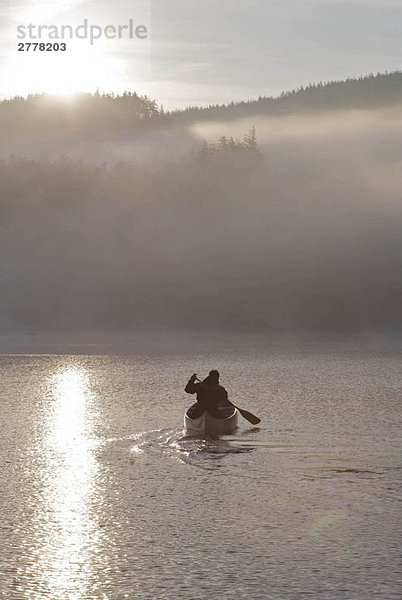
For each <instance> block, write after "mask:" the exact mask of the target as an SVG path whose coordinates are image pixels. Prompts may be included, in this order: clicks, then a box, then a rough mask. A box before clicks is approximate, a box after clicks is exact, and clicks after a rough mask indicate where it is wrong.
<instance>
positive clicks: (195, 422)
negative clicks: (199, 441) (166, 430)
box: [184, 404, 239, 437]
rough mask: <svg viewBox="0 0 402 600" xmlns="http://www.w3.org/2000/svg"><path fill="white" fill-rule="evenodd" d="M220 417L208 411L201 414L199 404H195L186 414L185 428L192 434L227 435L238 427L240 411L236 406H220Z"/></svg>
mask: <svg viewBox="0 0 402 600" xmlns="http://www.w3.org/2000/svg"><path fill="white" fill-rule="evenodd" d="M218 413H219V417H217V416H215V415H214V416H212V415H211V414H209V413H208V412H207V411H204V412H203V413H201V414H200V411H199V409H198V406H197V405H196V404H193V405H192V406H190V408H189V409H188V410H187V411H186V412H185V414H184V428H185V430H186V432H187V433H189V434H190V435H210V436H212V437H213V436H216V435H225V434H228V433H232V431H234V430H235V429H236V427H237V422H238V420H239V413H238V410H237V408H234V406H222V407H220V408H218Z"/></svg>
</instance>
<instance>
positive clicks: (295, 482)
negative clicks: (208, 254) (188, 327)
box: [0, 336, 402, 600]
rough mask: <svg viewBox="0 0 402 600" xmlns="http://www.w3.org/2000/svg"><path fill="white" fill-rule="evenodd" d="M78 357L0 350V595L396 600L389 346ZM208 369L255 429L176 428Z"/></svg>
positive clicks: (395, 351)
mask: <svg viewBox="0 0 402 600" xmlns="http://www.w3.org/2000/svg"><path fill="white" fill-rule="evenodd" d="M176 341H177V340H176ZM109 350H111V349H110V348H109ZM95 351H96V352H104V353H99V354H87V355H55V354H18V355H17V354H13V355H10V354H7V355H6V354H3V355H0V376H1V392H0V393H1V409H2V410H1V414H0V420H1V432H2V435H1V440H0V448H1V462H0V484H1V487H0V508H1V515H2V517H1V523H0V548H1V555H0V597H1V598H3V599H4V600H20V599H24V600H25V599H27V600H45V599H46V600H89V599H100V600H106V599H107V600H123V599H124V598H129V599H132V600H137V599H138V600H148V599H149V600H165V599H166V600H172V599H175V600H201V599H203V600H204V599H206V598H208V599H209V598H211V599H212V600H218V599H219V600H221V599H223V600H234V599H236V600H243V599H244V600H246V599H247V600H250V599H252V600H263V599H264V600H265V599H272V600H288V599H289V600H290V599H292V600H293V599H299V598H303V597H311V598H314V600H316V599H320V600H321V599H328V600H338V599H339V600H341V599H342V600H372V599H374V598H381V600H387V599H394V598H395V599H396V598H398V597H400V596H399V594H400V589H398V528H399V519H398V517H399V513H398V507H399V502H398V501H400V496H399V495H398V492H399V485H400V458H399V454H398V450H399V448H400V445H399V440H398V433H399V430H400V420H401V419H400V416H401V410H400V409H401V402H400V399H401V392H402V375H401V356H402V351H401V346H400V345H399V344H398V343H395V340H394V341H393V343H392V344H389V345H387V343H385V344H384V343H382V345H381V346H376V345H371V346H367V344H366V345H363V344H359V343H356V344H353V343H346V342H340V341H338V342H337V343H329V342H328V343H326V344H325V343H323V342H322V341H321V342H320V344H318V343H311V342H306V341H304V342H303V343H299V344H298V345H297V344H292V345H288V344H283V343H279V342H276V343H265V342H263V341H262V340H261V339H259V340H257V341H255V340H254V342H253V341H252V339H251V341H250V339H248V342H247V343H245V340H243V343H239V342H238V340H236V341H235V340H234V338H231V337H230V336H229V337H228V338H227V339H226V340H225V341H224V342H222V343H218V342H217V341H216V340H215V341H214V342H210V341H208V342H207V341H206V340H205V339H204V340H203V341H202V343H201V342H200V343H194V344H187V346H186V347H185V349H183V350H180V345H179V346H178V347H177V346H174V347H173V346H172V347H169V345H168V346H166V344H164V345H163V346H161V345H158V344H157V343H156V342H155V343H154V344H149V345H147V346H146V347H145V346H144V347H142V348H141V349H138V348H137V347H136V348H130V347H129V346H127V345H126V346H125V348H124V353H122V352H119V351H117V350H116V349H115V348H113V349H112V351H110V352H109V354H107V353H106V350H105V349H104V348H99V347H97V348H96V349H95ZM211 368H218V369H219V370H220V371H221V382H222V384H223V385H225V387H226V388H227V389H228V392H229V396H230V398H231V399H232V400H233V401H234V402H235V403H237V404H238V405H239V406H240V407H242V408H246V409H247V410H249V411H251V412H253V413H255V414H256V415H258V416H259V417H261V418H262V422H261V424H260V426H259V427H258V428H255V427H253V426H252V425H250V424H249V423H247V421H245V420H243V419H241V422H240V426H239V428H238V430H236V431H235V432H234V433H233V434H232V435H230V436H224V437H222V438H220V439H217V440H213V439H195V438H191V437H189V436H186V435H185V433H184V432H183V429H182V421H183V414H184V410H185V408H186V407H188V406H189V405H190V403H191V402H192V398H191V397H190V396H187V397H186V394H185V393H184V391H183V388H184V386H185V384H186V382H187V379H188V377H189V376H190V375H191V374H192V373H193V372H197V373H199V374H200V376H201V375H204V374H206V373H207V372H208V370H209V369H211Z"/></svg>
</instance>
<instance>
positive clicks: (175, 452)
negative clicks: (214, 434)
mask: <svg viewBox="0 0 402 600" xmlns="http://www.w3.org/2000/svg"><path fill="white" fill-rule="evenodd" d="M253 450H254V448H253V447H252V446H250V445H249V444H247V443H245V444H244V445H242V444H241V441H240V440H239V438H237V439H236V444H232V442H231V441H228V440H226V439H225V438H224V437H221V438H210V437H205V436H204V437H198V436H193V435H185V434H183V429H159V430H155V431H148V432H144V433H141V434H138V435H137V436H135V439H134V446H133V447H132V448H131V451H132V452H134V453H136V454H138V453H162V454H165V455H169V456H170V457H171V458H174V459H176V460H179V461H181V462H183V463H186V464H189V465H192V466H195V467H199V468H202V469H207V470H215V469H216V468H217V467H218V466H219V463H220V462H221V461H222V460H223V459H224V458H225V457H227V456H228V455H231V454H241V453H245V452H252V451H253Z"/></svg>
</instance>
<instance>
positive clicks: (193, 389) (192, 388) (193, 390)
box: [184, 373, 197, 394]
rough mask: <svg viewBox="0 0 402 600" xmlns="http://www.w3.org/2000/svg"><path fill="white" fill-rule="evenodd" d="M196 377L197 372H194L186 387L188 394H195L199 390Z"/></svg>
mask: <svg viewBox="0 0 402 600" xmlns="http://www.w3.org/2000/svg"><path fill="white" fill-rule="evenodd" d="M196 379H197V375H196V374H195V373H194V375H191V377H190V379H189V382H188V384H187V385H186V387H185V388H184V391H185V392H187V394H195V393H196V391H197V384H196V383H195V380H196Z"/></svg>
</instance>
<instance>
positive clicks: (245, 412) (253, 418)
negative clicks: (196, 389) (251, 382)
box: [197, 377, 261, 425]
mask: <svg viewBox="0 0 402 600" xmlns="http://www.w3.org/2000/svg"><path fill="white" fill-rule="evenodd" d="M197 381H199V382H200V383H202V381H201V379H198V377H197ZM228 402H229V404H231V405H232V406H234V408H237V410H238V411H239V413H240V414H241V416H242V417H243V419H246V421H249V422H250V423H252V424H253V425H258V423H261V419H259V418H258V417H256V416H255V415H253V413H251V412H248V410H244V409H243V408H239V407H238V406H236V405H235V404H233V402H231V401H230V400H229V398H228Z"/></svg>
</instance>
